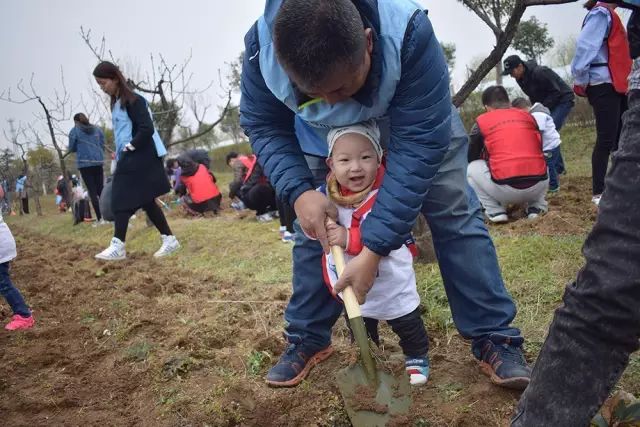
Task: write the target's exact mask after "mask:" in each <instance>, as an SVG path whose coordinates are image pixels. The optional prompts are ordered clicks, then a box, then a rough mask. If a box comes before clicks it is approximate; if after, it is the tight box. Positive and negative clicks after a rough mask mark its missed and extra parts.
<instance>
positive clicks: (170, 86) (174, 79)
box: [80, 27, 231, 147]
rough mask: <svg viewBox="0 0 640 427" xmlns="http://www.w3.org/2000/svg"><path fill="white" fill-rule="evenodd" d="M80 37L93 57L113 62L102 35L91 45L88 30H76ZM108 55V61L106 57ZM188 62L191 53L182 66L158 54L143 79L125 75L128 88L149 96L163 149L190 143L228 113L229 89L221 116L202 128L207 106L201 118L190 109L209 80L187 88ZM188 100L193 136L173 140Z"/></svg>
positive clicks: (188, 82) (153, 57) (209, 129)
mask: <svg viewBox="0 0 640 427" xmlns="http://www.w3.org/2000/svg"><path fill="white" fill-rule="evenodd" d="M80 35H81V37H82V39H83V40H84V42H85V44H86V45H87V46H88V47H89V49H90V50H91V52H92V53H93V54H94V56H95V57H96V58H97V59H98V60H99V61H103V60H105V59H107V60H110V61H112V62H117V61H116V60H115V59H114V57H113V53H112V52H111V51H110V50H107V49H106V40H105V38H104V36H103V37H102V39H101V40H100V43H99V44H94V43H93V42H92V36H91V30H90V29H89V30H85V29H84V28H83V27H80ZM107 54H108V55H109V56H108V58H107V57H106V55H107ZM191 59H192V53H191V52H190V53H189V56H188V57H187V58H186V59H185V60H184V61H182V63H179V64H177V63H173V64H172V63H169V62H168V61H167V60H166V59H165V57H164V56H163V55H162V54H161V53H160V54H157V55H154V54H151V55H150V62H151V67H150V70H151V74H149V73H147V74H146V75H145V76H144V77H143V78H137V77H136V78H134V77H132V76H131V75H130V76H129V79H128V83H129V85H130V86H131V87H132V88H133V89H135V90H137V91H139V92H141V93H144V94H147V95H150V96H151V102H150V104H149V106H150V108H151V111H152V113H153V118H154V121H155V123H156V127H157V129H158V133H159V134H160V137H161V138H162V140H163V141H164V143H165V145H166V146H167V147H171V146H175V145H178V144H183V143H186V142H189V141H192V140H195V139H197V138H199V137H201V136H203V135H205V134H207V133H208V132H210V131H212V130H213V128H214V127H215V126H216V125H217V124H218V123H220V122H221V121H222V119H223V118H224V114H226V113H227V112H228V110H229V108H228V106H229V103H230V100H231V90H225V92H228V96H227V98H228V101H227V104H226V106H225V107H224V108H223V109H222V110H221V114H222V115H221V116H220V117H219V118H218V120H216V121H214V123H213V125H211V126H208V127H203V126H202V123H203V122H204V117H205V114H206V111H207V109H208V108H209V106H206V107H205V108H204V111H202V113H201V115H200V113H199V111H198V108H197V105H196V108H195V109H194V108H193V104H194V100H195V99H196V95H199V94H203V93H204V92H206V91H207V90H209V89H210V88H211V87H212V86H213V80H212V81H211V82H210V83H209V84H208V85H207V86H206V87H205V88H203V89H197V90H195V89H191V86H192V79H193V73H192V72H190V71H189V66H190V63H191ZM188 101H191V102H190V103H191V105H190V107H191V109H192V111H193V113H194V115H195V116H196V120H197V121H198V123H199V125H198V129H199V131H198V132H196V134H195V135H190V132H183V134H186V135H183V137H182V138H178V139H175V136H176V130H177V129H179V128H186V127H187V126H186V125H183V121H184V117H183V114H182V113H183V111H184V107H185V103H187V102H188Z"/></svg>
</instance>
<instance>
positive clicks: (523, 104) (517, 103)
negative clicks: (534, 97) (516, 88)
mask: <svg viewBox="0 0 640 427" xmlns="http://www.w3.org/2000/svg"><path fill="white" fill-rule="evenodd" d="M511 106H512V107H513V108H520V109H525V108H531V102H529V100H528V99H527V98H523V97H519V98H516V99H514V100H513V101H511Z"/></svg>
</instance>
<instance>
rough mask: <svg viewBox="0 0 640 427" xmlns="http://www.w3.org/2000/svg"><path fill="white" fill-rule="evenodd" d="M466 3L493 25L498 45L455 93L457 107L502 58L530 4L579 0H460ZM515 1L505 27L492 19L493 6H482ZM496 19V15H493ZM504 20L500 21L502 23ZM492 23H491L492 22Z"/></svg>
mask: <svg viewBox="0 0 640 427" xmlns="http://www.w3.org/2000/svg"><path fill="white" fill-rule="evenodd" d="M459 1H461V2H462V3H464V4H465V5H466V6H467V7H468V8H469V9H471V10H472V11H473V12H474V13H475V14H476V15H478V17H480V19H482V21H483V22H484V23H485V24H487V25H488V26H490V27H491V30H492V31H494V35H496V45H495V46H494V48H493V50H492V51H491V53H489V56H487V57H486V58H485V59H484V61H482V63H481V64H480V65H479V66H478V68H476V69H475V70H474V72H473V73H472V74H471V76H470V77H469V78H468V79H467V81H466V82H465V83H464V84H463V85H462V87H461V88H460V90H458V92H457V93H456V94H455V95H454V97H453V103H454V105H455V106H456V107H459V106H460V105H462V103H463V102H464V101H465V99H467V97H468V96H469V94H471V92H473V91H474V90H475V88H476V87H478V84H480V82H481V81H482V79H484V77H485V76H486V75H487V74H488V73H489V72H490V71H491V70H492V69H493V68H494V67H495V66H496V65H498V63H499V62H500V61H501V60H502V57H503V56H504V54H505V52H506V51H507V49H508V48H509V45H511V42H512V41H513V37H514V36H515V34H516V31H517V30H518V24H519V23H520V20H521V19H522V15H523V14H524V12H525V10H526V9H527V8H528V7H530V6H543V5H556V4H564V3H573V2H575V1H577V0H504V1H499V0H459ZM511 1H512V2H513V6H512V7H511V8H510V13H509V15H508V20H507V21H506V24H505V25H504V27H503V28H501V27H498V26H497V25H496V24H495V23H494V22H493V20H492V17H491V16H492V15H491V14H493V13H494V12H493V10H492V9H491V8H488V7H484V8H481V7H480V5H481V4H482V5H485V6H486V5H489V4H492V3H496V4H497V3H500V6H501V7H502V6H504V5H505V4H506V3H507V2H511ZM493 18H494V19H495V16H494V17H493ZM502 22H503V21H500V23H501V24H502ZM490 23H491V24H490Z"/></svg>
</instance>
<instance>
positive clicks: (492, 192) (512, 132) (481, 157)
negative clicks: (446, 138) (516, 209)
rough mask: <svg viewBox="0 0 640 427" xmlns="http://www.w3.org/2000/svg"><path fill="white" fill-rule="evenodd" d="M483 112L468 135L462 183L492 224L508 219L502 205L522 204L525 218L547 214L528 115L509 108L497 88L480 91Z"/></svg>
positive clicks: (537, 144) (537, 138) (541, 163)
mask: <svg viewBox="0 0 640 427" xmlns="http://www.w3.org/2000/svg"><path fill="white" fill-rule="evenodd" d="M482 104H483V105H484V107H485V109H486V111H487V112H486V113H484V114H481V115H480V116H478V118H477V119H476V123H475V124H474V126H473V129H472V130H471V133H470V134H469V137H470V144H469V166H468V168H467V180H468V181H469V185H471V187H472V188H473V189H474V190H475V192H476V194H477V195H478V198H479V199H480V202H481V203H482V206H483V208H484V211H485V214H486V216H487V218H489V220H490V221H491V222H495V223H501V222H507V221H509V217H508V216H507V206H508V205H512V204H517V205H525V208H526V214H527V217H528V218H529V219H534V218H537V217H538V216H539V215H541V214H542V213H544V212H546V211H547V201H546V200H545V194H546V192H547V188H548V187H549V178H548V175H547V164H546V162H545V159H544V153H543V151H542V136H541V135H540V131H539V130H538V126H537V124H536V121H535V119H534V118H533V116H532V115H531V114H529V113H528V112H526V111H522V110H520V109H518V108H512V107H511V103H510V102H509V95H508V94H507V91H506V90H505V88H504V87H502V86H491V87H488V88H487V89H485V91H484V92H483V93H482Z"/></svg>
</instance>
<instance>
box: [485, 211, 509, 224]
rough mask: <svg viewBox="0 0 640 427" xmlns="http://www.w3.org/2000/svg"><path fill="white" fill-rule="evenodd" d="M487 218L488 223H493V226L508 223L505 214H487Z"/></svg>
mask: <svg viewBox="0 0 640 427" xmlns="http://www.w3.org/2000/svg"><path fill="white" fill-rule="evenodd" d="M487 218H489V221H491V222H493V223H494V224H502V223H505V222H509V217H508V216H507V214H506V213H505V212H500V213H495V214H487Z"/></svg>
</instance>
